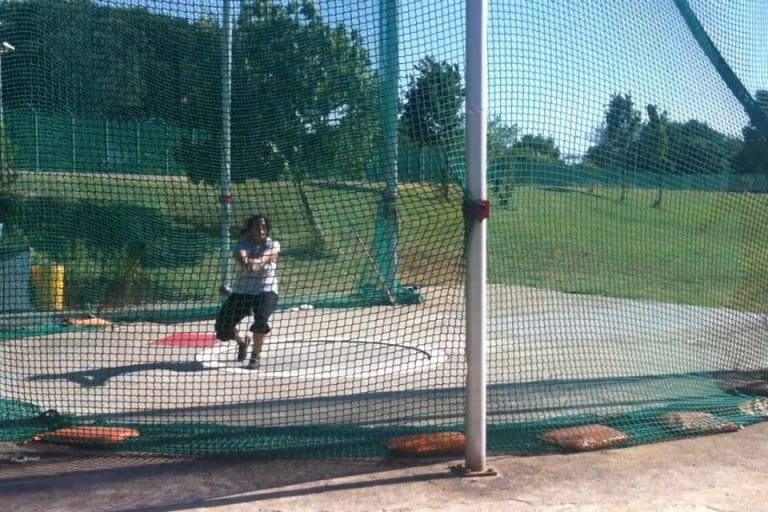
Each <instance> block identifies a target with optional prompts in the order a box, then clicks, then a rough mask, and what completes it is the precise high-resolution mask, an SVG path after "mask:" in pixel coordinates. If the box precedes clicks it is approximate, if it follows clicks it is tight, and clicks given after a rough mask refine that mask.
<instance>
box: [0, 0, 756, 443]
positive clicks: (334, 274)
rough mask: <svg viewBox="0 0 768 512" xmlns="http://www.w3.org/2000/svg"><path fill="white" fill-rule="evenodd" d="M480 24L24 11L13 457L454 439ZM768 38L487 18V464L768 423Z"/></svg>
mask: <svg viewBox="0 0 768 512" xmlns="http://www.w3.org/2000/svg"><path fill="white" fill-rule="evenodd" d="M464 9H465V7H464V3H463V2H459V1H455V0H450V1H440V2H426V1H405V0H404V1H401V2H394V1H392V2H385V1H383V0H381V1H373V0H356V1H354V2H352V1H340V0H316V1H315V2H310V1H308V0H303V1H285V2H281V1H274V0H251V1H233V2H231V3H230V2H222V1H214V0H189V1H169V0H168V1H163V0H135V1H132V0H122V1H118V0H100V1H89V0H79V1H73V2H52V1H48V0H27V1H14V2H3V3H2V4H0V22H1V24H0V42H2V43H3V46H2V48H0V156H2V159H1V160H0V223H2V224H1V225H2V231H1V232H0V233H1V234H0V237H1V238H0V440H4V441H17V440H23V439H28V438H29V437H31V436H33V435H39V434H41V433H45V432H48V431H52V430H55V429H57V428H59V427H66V426H76V425H102V426H120V427H126V426H127V427H131V428H135V429H136V430H137V431H138V432H139V433H140V436H139V437H134V438H131V439H128V440H127V441H125V442H124V443H122V444H117V445H113V446H112V448H113V449H116V450H129V451H137V452H160V453H243V454H245V453H248V454H257V455H261V456H273V457H307V456H311V457H340V456H378V455H382V454H384V453H386V448H385V446H386V443H387V440H388V439H390V438H391V437H393V436H396V435H400V434H409V433H419V432H435V431H447V430H450V431H454V430H459V431H461V430H462V429H463V425H464V404H465V390H464V384H465V374H466V366H465V347H464V343H465V341H464V318H465V304H464V290H463V287H464V270H465V260H464V243H465V234H466V231H467V229H471V226H472V224H473V223H472V222H471V219H465V218H464V215H463V211H462V205H463V203H464V202H465V201H466V190H465V179H466V164H465V162H464V154H465V149H466V148H465V146H466V145H465V128H464V117H465V116H464V108H465V105H464V104H465V94H466V79H465V77H464V70H465V61H464V59H465V56H464V55H465V48H466V41H465V22H464V16H465V11H464ZM228 20H231V24H229V23H228ZM765 27H768V9H767V8H766V6H765V5H763V4H760V3H758V2H705V1H703V0H701V1H700V0H691V1H685V0H652V1H649V2H646V3H644V4H643V5H642V6H640V5H638V4H637V3H636V2H630V1H607V0H605V1H593V2H588V3H584V2H580V3H558V2H538V3H530V2H502V1H495V0H492V1H491V2H490V17H489V43H488V44H489V46H488V50H489V62H488V74H489V91H488V92H489V99H490V101H489V108H488V114H489V123H488V128H487V137H488V141H487V150H488V190H489V194H490V198H491V201H492V203H493V215H492V216H491V219H490V221H489V241H488V258H489V260H488V261H489V286H488V298H489V308H490V310H489V332H488V370H489V385H488V443H489V446H488V448H489V450H490V451H491V452H494V453H509V452H519V451H526V452H530V451H534V452H535V451H546V450H551V449H553V447H552V446H550V445H548V444H545V443H544V442H542V438H541V436H542V434H543V433H544V432H546V431H548V430H552V429H555V428H559V427H570V426H578V425H584V424H590V423H601V424H604V425H608V426H611V427H614V428H616V429H618V430H621V431H622V432H624V433H626V434H627V435H628V436H629V440H630V441H629V442H630V443H631V444H637V443H646V442H655V441H660V440H665V439H670V438H674V437H681V436H685V435H691V434H701V433H707V432H708V431H712V429H711V428H710V429H709V430H708V428H707V426H708V425H709V426H710V427H711V426H712V425H713V424H715V423H717V422H725V421H729V422H732V423H734V424H735V425H737V426H745V425H748V424H750V423H753V422H756V421H761V420H764V419H766V418H768V398H764V397H763V396H761V395H765V394H766V393H768V369H766V364H767V363H768V342H766V318H765V311H764V309H765V306H764V305H765V290H766V278H768V275H767V274H766V272H767V271H766V269H767V268H768V251H767V250H766V247H765V234H764V232H765V230H764V229H763V227H764V226H765V224H766V221H768V219H766V218H765V217H766V215H767V214H766V213H765V212H766V211H768V209H767V208H766V206H767V205H766V204H765V203H766V200H765V192H766V190H768V179H767V178H766V173H767V172H768V157H767V156H766V155H768V150H767V149H768V146H767V144H768V143H767V142H766V135H767V134H766V128H767V126H766V112H768V91H766V89H768V85H766V83H765V77H766V72H767V71H768V70H767V69H766V62H768V60H766V58H765V57H766V55H765V50H764V46H765V45H764V44H763V41H764V40H765V38H766V34H765V30H766V28H765ZM230 28H231V30H230ZM230 34H231V38H230V37H229V35H230ZM257 213H261V214H264V215H266V216H267V217H268V218H269V221H270V223H271V232H270V233H269V235H270V237H271V239H272V240H274V241H279V242H280V247H281V249H280V256H279V260H278V261H277V264H276V266H277V271H276V273H277V277H278V279H279V290H278V296H279V300H278V303H277V307H276V310H275V311H274V312H273V313H272V315H271V316H270V317H269V322H268V323H269V326H270V327H271V333H270V334H269V335H268V336H267V337H266V340H265V344H264V348H263V350H262V351H261V357H260V362H261V363H260V364H261V366H260V367H259V368H258V369H248V368H246V367H245V366H244V365H245V363H247V360H246V361H243V362H240V361H237V358H236V352H237V344H236V343H235V342H234V341H232V340H223V339H217V338H216V335H215V330H214V319H215V318H216V317H217V315H220V311H221V308H222V304H223V303H224V301H225V300H228V299H227V297H230V298H231V297H232V295H227V294H226V293H224V294H222V292H223V291H224V292H226V291H227V290H229V289H231V287H232V286H235V291H238V286H239V285H238V283H241V282H242V281H241V279H242V278H243V275H244V274H245V275H247V274H248V272H255V271H252V270H244V268H243V266H242V265H240V264H238V263H237V262H236V258H235V256H234V253H233V248H234V246H235V244H236V243H237V242H238V241H239V240H240V239H241V238H242V237H244V236H245V237H247V236H248V235H247V234H245V235H244V234H243V231H242V228H243V226H244V224H245V222H246V220H247V219H248V218H249V217H250V216H252V215H254V214H257ZM254 257H255V256H254ZM252 324H253V325H255V326H256V330H257V331H259V330H263V324H262V323H260V321H259V320H258V319H257V318H256V317H255V316H252V315H251V314H250V313H249V314H246V316H245V317H244V318H243V319H242V320H241V321H240V322H239V324H238V326H237V331H238V336H241V337H242V338H241V339H248V337H249V336H251V337H254V335H252V334H248V333H249V326H251V325H252ZM257 334H258V333H257ZM220 337H221V336H220ZM256 337H258V336H256ZM252 345H253V346H255V345H256V341H253V342H252ZM249 350H250V349H249ZM670 412H683V413H706V414H708V415H710V416H707V418H709V420H711V421H710V422H709V423H707V422H702V421H699V422H698V423H696V422H694V423H695V424H694V425H683V426H682V427H681V425H680V423H679V422H677V423H676V422H672V421H669V416H668V415H666V414H667V413H670ZM701 417H702V416H698V418H701Z"/></svg>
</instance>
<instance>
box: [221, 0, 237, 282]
mask: <svg viewBox="0 0 768 512" xmlns="http://www.w3.org/2000/svg"><path fill="white" fill-rule="evenodd" d="M233 27H234V11H233V9H232V0H224V10H223V19H222V31H223V39H222V45H221V178H220V189H221V199H220V200H221V220H220V224H221V288H222V290H223V289H225V288H226V287H228V286H229V284H230V282H231V278H232V276H231V275H230V274H231V271H230V264H229V258H230V250H231V249H230V240H229V228H230V226H231V224H232V184H231V174H230V171H231V128H232V123H231V110H232V38H233V35H234V34H233V30H234V28H233Z"/></svg>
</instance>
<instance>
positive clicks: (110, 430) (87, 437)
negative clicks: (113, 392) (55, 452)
mask: <svg viewBox="0 0 768 512" xmlns="http://www.w3.org/2000/svg"><path fill="white" fill-rule="evenodd" d="M132 437H139V432H138V431H137V430H134V429H132V428H126V427H97V426H82V427H66V428H60V429H58V430H53V431H51V432H43V433H42V434H37V435H35V436H33V437H32V440H33V441H48V442H52V443H83V444H116V443H122V442H123V441H125V440H126V439H129V438H132Z"/></svg>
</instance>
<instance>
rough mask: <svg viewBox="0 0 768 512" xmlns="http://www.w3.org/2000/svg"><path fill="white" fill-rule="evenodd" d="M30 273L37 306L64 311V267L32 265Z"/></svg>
mask: <svg viewBox="0 0 768 512" xmlns="http://www.w3.org/2000/svg"><path fill="white" fill-rule="evenodd" d="M31 271H32V288H33V289H34V291H35V299H36V300H37V304H38V306H40V307H41V308H43V309H46V310H53V311H61V310H62V309H64V265H32V267H31Z"/></svg>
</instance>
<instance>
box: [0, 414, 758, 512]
mask: <svg viewBox="0 0 768 512" xmlns="http://www.w3.org/2000/svg"><path fill="white" fill-rule="evenodd" d="M13 450H15V451H16V453H20V452H23V451H27V453H31V452H30V451H29V449H28V448H24V447H12V446H10V445H6V446H2V445H0V454H2V453H10V452H11V451H13ZM40 457H41V458H40V460H38V461H31V462H26V463H11V462H7V461H6V462H3V461H1V460H0V503H1V504H2V510H7V511H19V512H37V511H40V512H70V511H71V512H90V511H94V512H96V511H98V512H113V511H114V512H117V511H121V512H129V511H130V512H171V511H174V512H175V511H192V510H195V511H205V512H214V511H215V512H243V511H270V512H278V511H285V512H299V511H340V512H341V511H349V512H351V511H365V512H373V511H399V512H409V511H432V510H434V511H437V510H439V511H441V512H464V511H467V512H470V511H471V512H482V511H521V512H522V511H524V512H529V511H530V512H533V511H535V512H567V511H593V512H603V511H605V512H629V511H648V512H652V511H653V512H656V511H659V512H666V511H669V512H672V511H675V512H694V511H695V512H705V511H719V512H726V511H733V512H757V511H766V510H768V489H767V488H766V474H768V423H762V424H757V425H754V426H751V427H748V428H746V429H743V430H741V431H739V432H736V433H732V434H721V435H717V436H707V437H698V438H688V439H683V440H677V441H672V442H667V443H659V444H653V445H643V446H636V447H630V448H623V449H615V450H604V451H599V452H588V453H580V454H562V455H540V456H529V457H515V456H501V457H490V458H489V459H488V462H489V466H491V467H493V468H494V469H496V470H497V471H498V472H499V473H500V475H499V476H497V477H483V478H465V477H460V476H457V475H456V474H455V473H453V472H451V471H450V470H449V466H451V465H453V464H457V463H461V462H462V460H460V459H455V460H454V459H450V460H448V459H439V460H425V459H421V460H383V461H359V460H350V461H347V460H334V461H323V462H320V461H254V460H248V459H230V458H227V459H190V458H183V459H163V458H156V457H153V458H141V457H130V456H126V457H119V458H114V457H113V458H105V457H102V456H99V455H94V454H87V453H86V454H74V453H68V452H65V451H60V452H55V451H54V452H52V453H48V454H45V453H43V454H41V455H40Z"/></svg>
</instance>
